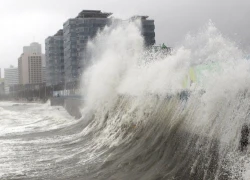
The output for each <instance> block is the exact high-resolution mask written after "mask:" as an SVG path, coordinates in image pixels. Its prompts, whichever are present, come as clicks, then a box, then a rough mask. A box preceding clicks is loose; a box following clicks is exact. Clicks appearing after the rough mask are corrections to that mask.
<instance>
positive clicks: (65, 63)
mask: <svg viewBox="0 0 250 180" xmlns="http://www.w3.org/2000/svg"><path fill="white" fill-rule="evenodd" d="M110 15H112V13H103V12H101V11H99V10H83V11H81V12H80V13H79V14H78V16H77V17H75V18H71V19H69V20H67V21H66V22H65V23H64V24H63V30H59V31H58V32H57V33H56V34H55V35H54V36H50V37H48V38H47V39H46V40H45V51H46V52H45V54H46V73H47V74H46V81H47V82H46V84H48V85H57V84H61V83H62V82H66V83H68V82H74V81H77V80H79V77H80V76H81V73H82V72H83V69H84V68H85V67H86V64H88V62H87V60H88V56H89V54H88V53H87V52H86V46H87V42H88V41H89V40H90V39H92V38H94V37H95V36H96V34H97V32H98V31H99V30H102V29H103V28H104V27H105V26H109V25H111V24H116V23H118V24H119V23H123V22H125V23H127V22H128V21H138V20H139V21H141V33H142V36H143V37H144V42H145V46H152V45H154V44H155V25H154V20H151V19H148V16H133V17H132V18H130V19H129V20H128V21H123V20H121V19H115V20H114V19H111V18H109V17H110Z"/></svg>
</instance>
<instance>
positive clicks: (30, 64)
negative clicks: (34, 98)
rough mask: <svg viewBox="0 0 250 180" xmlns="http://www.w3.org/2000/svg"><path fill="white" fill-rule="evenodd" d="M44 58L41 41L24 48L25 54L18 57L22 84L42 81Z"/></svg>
mask: <svg viewBox="0 0 250 180" xmlns="http://www.w3.org/2000/svg"><path fill="white" fill-rule="evenodd" d="M42 59H43V55H42V50H41V45H40V44H39V43H31V44H30V46H25V47H24V48H23V54H22V55H21V56H20V57H19V58H18V71H19V83H20V84H40V83H42Z"/></svg>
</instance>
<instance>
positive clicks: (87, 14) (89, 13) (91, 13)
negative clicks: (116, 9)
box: [76, 10, 113, 18]
mask: <svg viewBox="0 0 250 180" xmlns="http://www.w3.org/2000/svg"><path fill="white" fill-rule="evenodd" d="M112 14H113V13H105V12H101V11H100V10H82V11H81V12H80V13H79V14H78V16H77V17H76V18H108V17H109V16H111V15H112Z"/></svg>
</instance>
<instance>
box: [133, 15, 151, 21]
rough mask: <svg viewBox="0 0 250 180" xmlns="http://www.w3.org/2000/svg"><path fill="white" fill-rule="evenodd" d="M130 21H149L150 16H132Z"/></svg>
mask: <svg viewBox="0 0 250 180" xmlns="http://www.w3.org/2000/svg"><path fill="white" fill-rule="evenodd" d="M130 19H131V20H137V19H141V20H146V19H148V16H138V15H136V16H132V17H131V18H130Z"/></svg>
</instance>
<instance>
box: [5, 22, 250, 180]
mask: <svg viewBox="0 0 250 180" xmlns="http://www.w3.org/2000/svg"><path fill="white" fill-rule="evenodd" d="M88 48H89V49H88V51H89V52H91V53H92V54H93V55H92V57H91V64H89V67H88V69H87V70H86V72H85V73H84V75H83V77H82V84H83V88H82V94H83V96H84V99H85V104H84V107H82V114H83V117H82V119H79V120H74V119H73V118H72V117H70V116H69V115H68V114H67V113H66V112H65V111H64V110H63V109H62V108H59V107H50V106H49V104H44V105H39V104H26V105H21V104H13V103H0V106H1V109H0V115H1V119H2V120H1V126H0V128H1V132H0V147H1V151H0V164H1V165H0V169H1V171H0V178H1V179H42V178H44V179H124V180H126V179H136V180H137V179H143V180H147V179H148V180H155V179H180V180H183V179H192V180H193V179H219V180H221V179H222V180H224V179H249V178H250V163H249V160H250V158H249V150H248V149H247V150H246V151H245V152H241V151H240V150H239V145H240V139H241V130H242V126H243V125H244V124H249V113H250V104H249V102H250V93H249V88H250V85H249V82H250V71H249V67H250V64H249V61H247V60H246V59H245V55H244V53H243V52H242V51H241V50H240V49H239V48H238V47H237V44H235V43H234V42H232V41H230V40H229V39H227V38H225V37H223V35H222V34H221V33H220V32H219V30H217V29H216V27H215V26H214V25H213V24H212V22H209V23H207V25H205V26H204V27H203V28H201V29H200V30H199V31H198V32H197V33H196V34H189V35H187V36H186V39H184V41H183V43H182V44H181V45H180V46H179V47H176V48H175V49H174V50H173V52H172V53H171V55H168V56H164V55H163V54H162V53H161V52H159V51H154V50H148V49H146V48H145V47H144V46H143V38H142V37H141V33H140V24H138V23H127V24H125V25H124V24H123V25H117V26H113V27H110V28H106V29H105V30H104V31H103V32H100V33H99V34H98V35H97V37H96V38H95V39H94V40H93V41H92V42H89V44H88ZM193 74H195V75H193ZM193 76H195V77H193Z"/></svg>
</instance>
